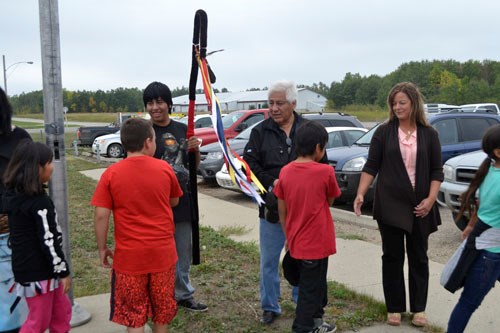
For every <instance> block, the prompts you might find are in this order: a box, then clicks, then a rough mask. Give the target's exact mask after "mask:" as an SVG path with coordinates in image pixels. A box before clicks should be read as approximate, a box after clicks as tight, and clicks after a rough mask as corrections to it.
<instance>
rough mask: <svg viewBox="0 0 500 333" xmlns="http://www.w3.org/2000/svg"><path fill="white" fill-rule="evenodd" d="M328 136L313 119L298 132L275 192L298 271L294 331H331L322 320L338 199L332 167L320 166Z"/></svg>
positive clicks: (333, 248) (289, 246) (281, 219)
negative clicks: (291, 156)
mask: <svg viewBox="0 0 500 333" xmlns="http://www.w3.org/2000/svg"><path fill="white" fill-rule="evenodd" d="M327 141H328V133H327V132H326V130H325V128H324V127H323V126H321V125H320V124H319V123H317V122H315V121H310V122H307V123H305V124H303V125H302V126H300V127H299V128H298V129H297V133H296V136H295V149H296V152H297V156H298V157H297V159H296V160H295V161H293V162H291V163H289V164H288V165H286V166H284V167H283V169H282V170H281V172H280V176H279V181H278V184H277V185H276V186H275V187H274V193H275V194H276V197H277V198H278V212H279V216H280V222H281V225H282V227H283V231H284V233H285V237H286V242H287V248H288V249H289V251H290V256H291V257H292V258H294V259H295V260H296V263H297V265H298V269H299V276H300V278H299V282H298V286H299V299H298V302H297V307H296V310H295V320H294V321H293V326H292V331H293V332H297V333H299V332H300V333H302V332H335V330H336V327H335V325H329V324H327V323H326V322H324V321H323V314H324V310H323V308H324V307H325V306H326V304H327V302H328V296H327V283H326V273H327V269H328V257H329V256H330V255H332V254H335V253H336V247H335V229H334V225H333V219H332V215H331V213H330V206H331V205H332V204H333V201H334V199H335V198H337V197H339V196H340V189H339V186H338V184H337V181H336V179H335V172H334V170H333V168H332V167H331V166H329V165H327V164H322V163H318V161H320V160H321V158H322V157H323V155H324V154H325V146H326V143H327Z"/></svg>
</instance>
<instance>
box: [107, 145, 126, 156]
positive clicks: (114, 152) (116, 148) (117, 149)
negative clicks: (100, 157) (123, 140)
mask: <svg viewBox="0 0 500 333" xmlns="http://www.w3.org/2000/svg"><path fill="white" fill-rule="evenodd" d="M122 155H123V148H122V146H121V145H120V144H118V143H113V144H111V145H109V147H108V157H112V158H118V157H120V156H122Z"/></svg>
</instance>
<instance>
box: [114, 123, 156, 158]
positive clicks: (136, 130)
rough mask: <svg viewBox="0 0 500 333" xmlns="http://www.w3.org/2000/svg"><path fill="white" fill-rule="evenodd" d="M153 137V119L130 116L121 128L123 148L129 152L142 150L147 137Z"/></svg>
mask: <svg viewBox="0 0 500 333" xmlns="http://www.w3.org/2000/svg"><path fill="white" fill-rule="evenodd" d="M152 138H153V125H152V124H151V121H149V120H146V119H143V118H129V119H127V120H125V122H124V123H123V124H122V127H121V129H120V140H121V141H122V145H123V149H125V151H126V152H128V153H133V152H137V151H141V150H142V148H143V147H144V142H145V141H146V139H152Z"/></svg>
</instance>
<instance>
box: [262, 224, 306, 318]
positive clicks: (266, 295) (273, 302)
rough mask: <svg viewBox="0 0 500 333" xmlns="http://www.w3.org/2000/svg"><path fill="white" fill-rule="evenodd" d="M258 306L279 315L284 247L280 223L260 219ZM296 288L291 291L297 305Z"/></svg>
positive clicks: (283, 236)
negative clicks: (280, 266)
mask: <svg viewBox="0 0 500 333" xmlns="http://www.w3.org/2000/svg"><path fill="white" fill-rule="evenodd" d="M259 241H260V304H261V307H262V310H263V311H271V312H275V313H281V307H280V305H279V299H280V274H279V265H280V255H281V251H282V250H283V246H284V245H285V234H284V233H283V229H281V224H280V223H269V222H267V220H266V219H262V218H261V219H260V228H259ZM298 294H299V292H298V288H297V287H294V288H293V289H292V299H293V300H294V302H295V303H297V297H298Z"/></svg>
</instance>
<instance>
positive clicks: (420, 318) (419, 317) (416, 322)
mask: <svg viewBox="0 0 500 333" xmlns="http://www.w3.org/2000/svg"><path fill="white" fill-rule="evenodd" d="M411 323H412V324H413V326H417V327H424V326H425V325H427V316H426V315H425V312H417V313H415V314H414V315H413V319H412V320H411Z"/></svg>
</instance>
